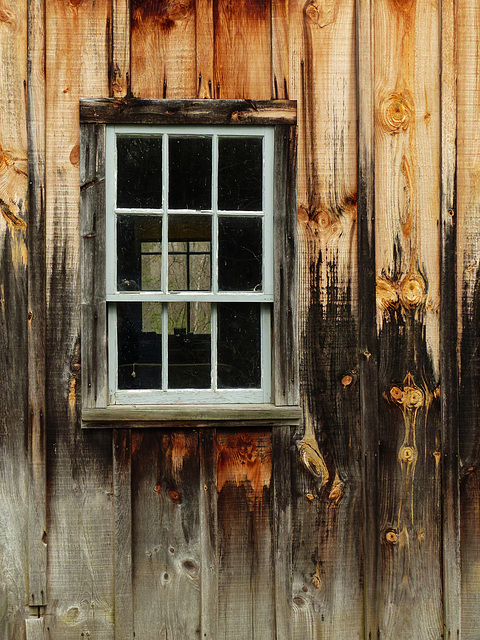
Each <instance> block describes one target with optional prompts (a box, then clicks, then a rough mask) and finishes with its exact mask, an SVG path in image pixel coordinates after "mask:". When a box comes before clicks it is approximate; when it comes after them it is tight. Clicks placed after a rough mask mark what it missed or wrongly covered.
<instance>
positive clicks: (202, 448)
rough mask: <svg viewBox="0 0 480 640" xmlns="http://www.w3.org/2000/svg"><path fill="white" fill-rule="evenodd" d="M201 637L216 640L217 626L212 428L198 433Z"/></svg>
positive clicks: (215, 516) (214, 479)
mask: <svg viewBox="0 0 480 640" xmlns="http://www.w3.org/2000/svg"><path fill="white" fill-rule="evenodd" d="M199 457H200V485H199V491H200V499H199V507H200V521H199V524H200V544H201V549H200V556H201V563H202V564H201V568H200V591H201V636H202V638H205V640H216V638H217V626H218V553H217V551H218V513H217V447H216V432H215V430H214V429H202V431H200V433H199Z"/></svg>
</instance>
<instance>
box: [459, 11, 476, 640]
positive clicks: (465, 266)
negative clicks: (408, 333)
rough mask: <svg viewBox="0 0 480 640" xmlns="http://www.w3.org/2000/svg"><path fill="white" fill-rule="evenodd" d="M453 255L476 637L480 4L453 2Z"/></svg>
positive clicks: (465, 606) (467, 623)
mask: <svg viewBox="0 0 480 640" xmlns="http://www.w3.org/2000/svg"><path fill="white" fill-rule="evenodd" d="M457 24H458V31H457V42H458V52H457V66H458V131H457V134H458V138H457V152H458V173H457V229H458V231H457V233H458V242H457V256H458V258H457V259H458V287H457V291H458V316H459V338H460V340H459V353H460V393H459V422H460V460H461V463H462V469H461V475H462V482H461V570H462V583H461V586H462V601H461V602H462V611H461V613H462V619H461V622H462V638H466V639H467V640H473V639H474V638H475V637H476V636H477V635H478V629H479V625H478V611H479V610H480V537H479V530H480V529H479V527H480V428H479V425H480V403H479V400H478V398H479V396H478V393H477V389H478V385H479V383H480V359H479V357H478V354H479V349H480V322H479V319H480V305H479V295H478V294H479V285H480V183H479V180H478V175H479V168H480V152H479V149H480V146H479V145H480V131H479V129H478V126H477V121H478V111H479V109H480V74H479V69H478V56H479V48H480V7H479V5H478V3H476V2H472V1H471V0H461V1H460V2H459V3H458V5H457Z"/></svg>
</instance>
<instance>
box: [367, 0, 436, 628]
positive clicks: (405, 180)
mask: <svg viewBox="0 0 480 640" xmlns="http://www.w3.org/2000/svg"><path fill="white" fill-rule="evenodd" d="M439 24H440V22H439V8H438V6H436V5H434V4H430V3H428V2H406V3H402V4H400V3H397V2H393V1H391V0H381V1H380V2H376V3H375V16H374V25H375V243H376V244H375V247H376V263H377V264H376V268H377V306H378V314H377V319H378V334H379V351H378V354H379V355H378V357H379V381H378V385H379V386H378V394H379V396H380V420H379V441H380V459H379V469H380V477H379V483H378V487H379V527H380V540H381V547H380V576H381V578H380V580H379V589H378V598H379V605H378V606H379V609H378V611H379V614H378V615H379V633H380V634H381V635H385V636H387V637H395V638H398V639H399V640H400V639H403V638H411V637H412V636H416V637H439V636H440V635H441V633H442V623H443V620H442V618H443V611H442V600H441V592H442V587H441V578H442V567H441V525H440V523H441V501H440V495H441V494H440V491H441V475H442V472H441V460H440V459H441V437H440V426H441V423H440V402H439V389H438V383H439V373H440V350H439V336H440V333H439V304H440V300H439V294H440V268H439V265H440V232H439V212H440V177H441V172H440V86H439V70H440V58H439V52H440V41H439ZM425 33H428V34H429V37H428V38H426V37H425Z"/></svg>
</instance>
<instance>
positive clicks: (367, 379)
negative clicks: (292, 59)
mask: <svg viewBox="0 0 480 640" xmlns="http://www.w3.org/2000/svg"><path fill="white" fill-rule="evenodd" d="M374 6H375V4H374V2H371V0H359V2H357V4H356V9H357V13H356V25H357V37H356V43H357V114H358V272H359V277H358V297H359V309H358V322H359V356H360V365H359V371H360V408H361V428H362V493H363V496H362V497H363V527H364V536H363V545H362V547H363V563H364V574H365V587H364V603H365V604H364V608H365V611H364V616H365V617H364V620H365V637H366V638H370V637H372V638H373V637H376V636H377V635H378V618H377V588H378V551H379V548H378V540H379V532H378V477H379V476H378V400H377V398H378V395H377V394H378V374H377V367H378V352H377V339H376V338H377V335H376V334H377V330H376V296H375V281H376V278H375V138H374V122H375V118H374V24H373V22H374Z"/></svg>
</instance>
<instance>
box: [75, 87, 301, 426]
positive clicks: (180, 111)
mask: <svg viewBox="0 0 480 640" xmlns="http://www.w3.org/2000/svg"><path fill="white" fill-rule="evenodd" d="M80 120H81V127H80V128H81V145H80V146H81V169H80V181H81V196H80V201H81V234H82V279H81V292H82V294H81V308H82V423H83V426H90V427H92V426H95V427H97V426H106V427H113V426H118V423H120V424H122V425H123V426H129V427H130V426H136V425H137V426H150V425H152V426H159V423H161V424H163V425H166V424H169V423H175V424H178V421H182V424H197V425H199V424H212V425H214V424H219V423H220V424H222V425H224V426H227V425H229V424H231V425H232V426H233V425H239V424H242V423H244V422H245V423H246V424H251V423H252V422H251V421H255V424H258V425H268V424H272V425H273V424H297V423H298V421H299V418H300V409H299V407H298V344H297V312H296V307H297V263H296V198H295V175H296V171H295V168H296V167H295V151H296V127H295V123H296V104H295V103H294V102H290V101H271V102H269V101H261V102H252V101H239V100H217V101H202V100H191V101H181V100H174V101H169V100H158V101H155V100H139V99H129V100H115V99H102V100H82V101H81V103H80ZM107 123H108V124H112V123H115V124H131V125H136V124H149V125H165V124H168V125H175V126H179V127H181V126H182V125H184V124H208V125H216V124H218V125H225V124H234V125H239V124H247V125H251V124H261V125H269V126H273V127H274V147H275V154H274V175H280V176H282V178H281V179H280V180H274V189H273V200H274V203H273V208H274V215H273V227H274V230H273V234H274V242H273V265H274V266H273V268H274V296H273V297H274V302H273V336H274V339H273V341H272V354H271V356H272V357H271V366H272V371H274V375H273V382H272V399H271V402H270V403H262V404H245V403H238V404H227V405H211V404H205V405H186V404H182V405H178V406H172V405H168V404H165V405H155V404H153V405H152V404H149V405H144V406H143V405H133V404H132V405H128V404H116V405H112V404H109V403H108V395H109V388H108V377H107V345H106V336H107V311H106V293H105V292H106V275H105V235H106V234H105V232H106V229H105V220H106V216H105V206H106V194H105V172H106V155H105V154H106V124H107ZM232 133H233V131H232ZM284 265H288V268H286V269H285V268H284ZM284 354H289V356H288V357H284Z"/></svg>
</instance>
